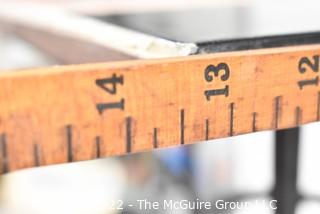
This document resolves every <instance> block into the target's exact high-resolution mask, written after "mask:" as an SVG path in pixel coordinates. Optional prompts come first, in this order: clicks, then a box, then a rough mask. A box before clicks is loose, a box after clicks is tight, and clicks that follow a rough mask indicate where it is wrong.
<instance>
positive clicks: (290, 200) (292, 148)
mask: <svg viewBox="0 0 320 214" xmlns="http://www.w3.org/2000/svg"><path fill="white" fill-rule="evenodd" d="M299 132H300V130H299V128H292V129H286V130H280V131H277V132H276V137H275V138H276V139H275V140H276V145H275V150H276V162H275V169H276V170H275V173H276V175H275V180H276V182H275V187H274V192H273V197H274V198H275V199H276V200H278V203H277V207H278V209H277V212H276V213H277V214H294V213H295V207H296V204H297V201H298V199H299V194H298V191H297V171H298V167H297V166H298V152H299Z"/></svg>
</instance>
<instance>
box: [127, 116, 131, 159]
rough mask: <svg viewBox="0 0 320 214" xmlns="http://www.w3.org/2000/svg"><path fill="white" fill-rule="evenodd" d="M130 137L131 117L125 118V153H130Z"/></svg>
mask: <svg viewBox="0 0 320 214" xmlns="http://www.w3.org/2000/svg"><path fill="white" fill-rule="evenodd" d="M131 138H132V136H131V117H127V118H126V150H127V153H130V152H131V143H132V139H131Z"/></svg>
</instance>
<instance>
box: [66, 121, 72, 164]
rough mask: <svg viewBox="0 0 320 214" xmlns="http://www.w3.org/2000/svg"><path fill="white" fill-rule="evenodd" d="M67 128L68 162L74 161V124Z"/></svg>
mask: <svg viewBox="0 0 320 214" xmlns="http://www.w3.org/2000/svg"><path fill="white" fill-rule="evenodd" d="M66 130H67V158H68V162H72V161H73V157H72V126H71V125H67V126H66Z"/></svg>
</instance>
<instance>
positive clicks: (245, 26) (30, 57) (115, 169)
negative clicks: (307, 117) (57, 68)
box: [0, 0, 320, 214]
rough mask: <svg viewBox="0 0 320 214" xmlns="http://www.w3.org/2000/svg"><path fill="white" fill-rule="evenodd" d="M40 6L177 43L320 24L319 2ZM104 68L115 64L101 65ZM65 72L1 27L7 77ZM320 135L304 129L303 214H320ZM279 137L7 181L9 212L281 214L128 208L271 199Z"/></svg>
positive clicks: (0, 199)
mask: <svg viewBox="0 0 320 214" xmlns="http://www.w3.org/2000/svg"><path fill="white" fill-rule="evenodd" d="M24 2H26V1H24ZM32 2H36V3H38V4H45V5H50V7H55V8H60V9H63V10H68V11H73V12H75V13H79V14H82V15H83V16H90V17H95V19H97V20H103V21H108V22H111V23H115V24H119V25H121V26H125V27H127V28H130V29H134V30H138V31H141V32H144V33H147V34H151V35H156V36H159V37H163V38H167V39H170V40H174V41H188V42H200V41H209V40H214V39H230V38H231V39H232V38H238V37H251V36H261V35H274V34H285V33H296V32H309V31H319V29H320V23H319V22H317V21H316V20H317V19H316V18H317V16H319V15H317V13H318V11H319V6H320V2H319V1H281V0H279V1H248V0H246V1H241V0H238V1H231V0H229V1H223V2H221V1H218V0H217V1H214V0H212V1H191V0H189V1H187V0H171V1H150V0H149V1H143V0H130V1H126V0H117V1H112V0H109V1H108V0H106V1H102V0H101V1H98V0H95V1H86V0H81V1H75V0H74V1H72V0H69V1H49V0H46V1H32ZM151 2H152V3H151ZM301 11H303V13H301ZM298 16H299V17H298ZM293 17H295V19H294V20H295V21H292V20H293ZM106 57H107V56H106ZM104 60H105V61H107V60H108V59H107V58H105V59H104V58H103V57H102V58H99V61H104ZM90 61H92V60H90ZM81 62H89V60H88V61H86V59H81ZM57 64H65V62H63V63H62V62H61V61H59V58H58V57H56V56H53V55H50V54H48V53H46V52H45V51H44V50H43V49H41V47H39V46H35V45H34V44H33V43H30V41H29V40H28V41H27V40H26V38H25V37H23V36H21V35H20V36H19V34H17V33H16V32H15V31H13V30H8V28H7V27H5V26H4V25H0V70H2V71H5V70H15V69H21V68H31V67H41V66H50V65H57ZM319 129H320V123H314V124H310V125H307V126H303V127H302V128H301V135H300V142H301V143H300V144H299V155H298V177H297V179H298V181H297V191H298V192H299V194H301V196H303V199H302V200H299V201H298V203H297V204H296V206H295V210H296V211H295V213H297V214H311V213H319V212H320V166H319V164H320V156H319V155H318V154H319V151H320V144H319V142H318V141H319V139H320V132H319V131H318V130H319ZM274 138H275V134H274V132H260V133H254V134H248V135H242V136H238V137H232V138H227V139H221V140H212V141H208V142H199V143H196V144H194V145H190V146H183V147H174V148H168V149H159V150H157V151H155V152H144V153H138V154H132V155H127V156H123V157H111V158H105V159H100V160H94V161H85V162H79V163H72V164H65V165H56V166H49V167H41V168H37V169H27V170H22V171H18V172H13V173H10V174H7V175H4V176H1V177H0V213H5V214H20V213H23V214H25V213H27V214H29V213H30V214H51V213H52V214H53V213H61V214H62V213H66V214H70V213H77V214H78V213H79V214H86V213H90V214H109V213H110V214H111V213H124V214H126V213H128V214H139V213H181V214H189V213H221V214H222V213H235V214H238V213H246V214H250V213H254V214H256V213H261V214H264V213H266V214H267V213H273V212H275V211H273V210H266V209H264V207H262V206H261V207H259V206H257V207H254V208H252V209H247V210H222V211H221V210H219V211H215V210H194V211H192V210H166V211H165V210H159V211H156V210H153V211H150V210H148V211H143V210H140V209H137V208H135V207H127V206H126V205H128V204H132V203H135V201H136V200H138V199H148V200H150V201H162V200H164V199H167V200H177V201H178V200H182V199H184V200H190V201H192V200H195V199H197V198H198V199H201V200H204V201H213V202H214V201H216V200H226V201H255V200H257V199H259V200H260V199H261V200H270V199H271V195H272V191H273V187H274V185H275V164H276V163H275V140H274ZM118 200H122V201H123V202H124V205H123V206H124V207H126V208H125V209H124V210H115V209H111V207H112V206H111V204H112V203H113V202H116V201H118Z"/></svg>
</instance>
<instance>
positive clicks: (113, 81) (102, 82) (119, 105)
mask: <svg viewBox="0 0 320 214" xmlns="http://www.w3.org/2000/svg"><path fill="white" fill-rule="evenodd" d="M123 82H124V81H123V76H122V75H121V76H117V75H116V74H113V75H112V77H111V78H104V79H97V80H96V85H97V86H99V87H100V88H101V89H103V90H104V91H106V92H108V93H109V94H111V95H115V94H117V84H121V85H123ZM109 85H110V86H111V87H108V86H109ZM124 103H125V101H124V99H123V98H122V99H121V100H120V101H119V102H112V103H98V104H97V105H96V107H97V109H98V112H99V114H102V113H103V112H104V111H105V110H107V109H121V110H124Z"/></svg>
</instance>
